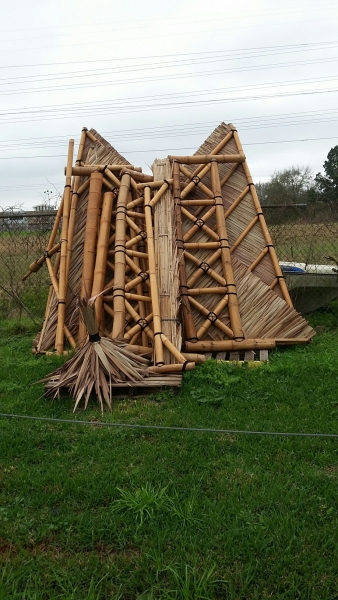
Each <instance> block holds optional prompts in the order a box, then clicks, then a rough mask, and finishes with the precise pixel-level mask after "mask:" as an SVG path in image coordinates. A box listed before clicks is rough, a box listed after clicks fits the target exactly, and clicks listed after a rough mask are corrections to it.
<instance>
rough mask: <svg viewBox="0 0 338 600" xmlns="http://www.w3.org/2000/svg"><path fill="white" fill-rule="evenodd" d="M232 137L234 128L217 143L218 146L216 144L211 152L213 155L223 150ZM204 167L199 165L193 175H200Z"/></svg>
mask: <svg viewBox="0 0 338 600" xmlns="http://www.w3.org/2000/svg"><path fill="white" fill-rule="evenodd" d="M231 138H232V130H231V131H229V132H228V133H227V134H226V136H225V137H224V138H223V139H222V140H221V141H220V142H219V143H218V144H217V146H215V148H214V149H213V150H212V151H211V152H210V154H211V155H212V156H215V155H216V154H218V153H219V152H220V151H221V150H223V148H224V146H225V145H226V144H227V143H228V142H229V141H230V140H231ZM236 168H237V164H236V166H235V170H236ZM202 169H203V165H199V166H198V167H196V169H195V170H194V171H193V172H192V174H191V176H192V177H196V175H200V173H201V171H202Z"/></svg>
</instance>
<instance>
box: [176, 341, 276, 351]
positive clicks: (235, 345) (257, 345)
mask: <svg viewBox="0 0 338 600" xmlns="http://www.w3.org/2000/svg"><path fill="white" fill-rule="evenodd" d="M275 347H276V340H272V339H265V340H262V339H247V340H242V341H241V342H238V341H236V340H217V341H215V340H212V341H209V340H203V341H199V342H195V343H192V342H186V343H185V348H186V350H187V352H223V351H224V352H227V351H228V350H229V351H232V350H233V351H235V352H236V351H237V352H240V351H241V350H272V349H273V348H275Z"/></svg>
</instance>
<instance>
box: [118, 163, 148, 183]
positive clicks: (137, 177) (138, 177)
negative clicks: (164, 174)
mask: <svg viewBox="0 0 338 600" xmlns="http://www.w3.org/2000/svg"><path fill="white" fill-rule="evenodd" d="M125 173H129V174H130V175H131V177H132V178H133V179H134V181H136V182H137V183H150V182H151V181H154V177H153V175H146V174H145V173H140V172H139V171H135V170H134V169H131V168H130V167H122V169H121V172H120V177H122V175H124V174H125Z"/></svg>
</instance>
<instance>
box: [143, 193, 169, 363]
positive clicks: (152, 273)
mask: <svg viewBox="0 0 338 600" xmlns="http://www.w3.org/2000/svg"><path fill="white" fill-rule="evenodd" d="M150 198H151V196H150V188H148V187H146V188H144V212H145V222H146V232H147V247H148V258H149V280H150V292H151V304H152V308H153V311H152V312H153V325H154V353H155V360H154V362H155V365H156V366H161V365H164V354H163V344H162V339H161V333H162V323H161V315H160V299H159V293H158V283H157V274H156V259H155V245H154V234H153V222H152V213H151V211H152V207H151V206H150Z"/></svg>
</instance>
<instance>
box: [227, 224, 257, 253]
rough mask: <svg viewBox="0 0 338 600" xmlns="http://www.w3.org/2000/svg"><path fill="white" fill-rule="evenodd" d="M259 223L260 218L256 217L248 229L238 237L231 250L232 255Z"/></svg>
mask: <svg viewBox="0 0 338 600" xmlns="http://www.w3.org/2000/svg"><path fill="white" fill-rule="evenodd" d="M257 222H258V216H256V217H254V218H253V219H252V221H250V223H249V225H247V226H246V228H245V229H244V230H243V231H242V233H241V234H240V235H239V236H238V238H237V240H236V241H235V243H234V244H233V245H232V246H231V248H230V254H232V253H233V252H234V251H235V250H236V248H238V246H239V245H240V243H241V242H242V241H243V240H244V238H246V236H247V235H248V233H250V231H251V229H252V228H253V227H254V225H256V223H257Z"/></svg>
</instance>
